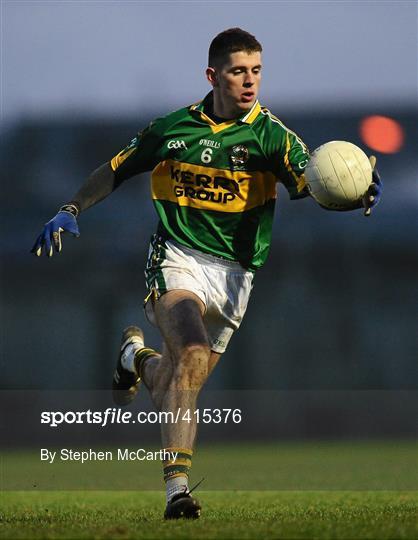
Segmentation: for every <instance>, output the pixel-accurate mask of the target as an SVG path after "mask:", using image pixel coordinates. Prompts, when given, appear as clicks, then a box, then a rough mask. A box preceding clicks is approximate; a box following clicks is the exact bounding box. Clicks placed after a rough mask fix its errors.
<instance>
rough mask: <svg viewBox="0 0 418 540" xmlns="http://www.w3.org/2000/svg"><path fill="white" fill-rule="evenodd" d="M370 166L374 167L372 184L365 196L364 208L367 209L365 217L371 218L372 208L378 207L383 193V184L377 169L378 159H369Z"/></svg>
mask: <svg viewBox="0 0 418 540" xmlns="http://www.w3.org/2000/svg"><path fill="white" fill-rule="evenodd" d="M369 161H370V165H371V166H372V171H373V172H372V174H373V176H372V183H371V184H370V186H369V187H368V189H367V191H366V193H365V194H364V196H363V206H364V208H365V210H364V215H365V216H370V214H371V213H372V208H373V207H375V206H376V205H377V203H378V202H379V200H380V197H381V195H382V191H383V183H382V180H381V179H380V175H379V171H378V170H377V169H376V157H375V156H370V157H369Z"/></svg>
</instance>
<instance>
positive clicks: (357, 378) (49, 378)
mask: <svg viewBox="0 0 418 540" xmlns="http://www.w3.org/2000/svg"><path fill="white" fill-rule="evenodd" d="M1 10H2V11H1V33H2V53H1V55H2V56H1V132H0V133H1V169H2V178H3V189H2V212H1V220H2V228H3V234H2V236H1V251H2V325H1V326H2V336H1V338H2V377H1V384H2V388H3V392H2V409H3V410H7V411H8V414H9V416H8V419H9V420H10V426H12V425H13V423H15V428H12V427H10V428H9V434H11V435H10V436H11V437H12V439H11V440H13V441H14V442H16V441H21V442H22V441H24V440H26V441H28V440H29V441H32V442H33V441H35V439H36V437H37V436H38V432H39V430H40V426H39V424H38V421H37V419H36V418H33V422H29V420H27V418H28V414H29V412H30V411H33V410H37V407H38V408H42V407H44V406H46V405H45V403H49V405H48V406H51V403H55V406H56V407H57V406H58V405H57V403H58V401H59V398H58V397H57V396H61V398H60V399H64V398H63V397H62V396H64V395H65V396H66V397H65V399H66V400H67V401H66V407H67V408H68V407H70V408H72V409H76V408H77V404H80V403H82V402H83V399H84V398H85V396H89V399H91V400H93V405H95V407H96V408H97V407H98V406H108V405H107V400H108V393H107V392H101V390H106V389H107V388H108V387H109V385H110V383H111V378H112V373H113V369H114V364H115V361H116V358H117V354H118V346H119V340H120V333H121V330H122V329H123V328H124V327H125V326H127V325H129V324H139V325H140V326H142V327H144V329H145V332H146V336H147V344H149V345H151V346H155V347H159V345H160V341H159V336H158V333H157V332H156V331H155V329H152V328H151V327H150V326H149V325H148V324H147V323H146V322H145V319H144V316H143V313H142V299H143V297H144V296H145V293H146V291H145V285H144V278H143V269H144V265H145V261H146V256H147V249H148V241H149V237H150V235H151V234H152V233H153V232H154V231H155V228H156V223H157V220H156V214H155V212H154V210H153V207H152V203H151V199H150V194H149V176H148V175H141V176H138V177H135V178H133V179H131V180H130V181H128V182H126V183H125V184H124V185H122V187H121V188H120V189H118V191H116V192H115V193H114V194H112V196H111V197H109V198H108V199H107V200H105V201H104V202H102V203H101V204H99V205H97V206H96V207H93V208H91V209H89V210H88V211H87V212H86V213H84V214H83V215H82V216H81V217H80V219H79V225H80V231H81V237H80V238H79V239H78V240H76V239H74V238H71V237H64V239H63V244H64V248H63V252H62V253H61V254H60V255H59V256H54V257H53V258H52V259H47V258H46V257H43V258H42V259H37V258H35V257H34V256H33V255H31V254H30V253H29V251H30V248H31V247H32V245H33V243H34V241H35V239H36V237H37V235H38V234H39V233H40V232H41V229H42V226H43V224H44V223H45V222H46V221H48V220H49V219H51V218H52V217H53V216H54V215H55V213H56V211H57V209H58V208H59V207H60V206H61V205H62V204H63V203H65V202H66V201H68V200H69V199H71V197H72V196H73V194H74V193H75V192H76V191H77V189H78V187H79V186H80V185H81V183H82V182H83V181H84V180H85V178H86V177H87V176H88V174H89V173H90V172H91V171H92V170H93V169H95V168H96V167H97V166H99V165H100V164H102V163H104V162H105V161H108V160H109V159H111V157H113V155H115V154H116V153H117V152H118V151H119V150H120V149H122V148H123V147H124V146H125V145H126V143H127V142H129V141H130V140H131V138H132V137H133V136H134V135H135V134H136V132H137V131H138V130H140V129H142V128H143V127H144V126H145V125H146V124H147V123H148V122H149V121H150V120H151V119H153V118H155V117H156V116H159V115H164V114H166V113H168V112H170V111H172V110H175V109H176V108H179V107H182V106H185V105H187V104H191V103H193V102H195V101H197V100H199V99H201V98H202V97H203V96H204V95H205V94H206V93H207V91H208V90H209V87H208V84H207V82H206V80H205V77H204V70H205V67H206V62H207V50H208V46H209V43H210V41H211V39H212V38H213V37H214V36H215V35H216V34H217V33H219V32H220V31H222V30H224V29H226V28H229V27H232V26H240V27H242V28H244V29H246V30H248V31H250V32H252V33H253V34H255V36H256V37H257V38H258V39H259V40H260V41H261V43H262V44H263V48H264V53H263V55H264V56H263V59H264V71H263V83H262V90H261V94H260V101H261V103H262V104H263V105H265V106H267V107H269V108H270V109H271V110H272V112H273V113H274V114H276V115H277V116H278V117H279V118H280V119H281V120H282V121H283V122H284V123H285V124H286V125H288V126H289V127H290V128H291V129H292V130H294V131H296V132H297V133H298V134H299V135H300V136H301V137H302V138H303V139H304V140H305V142H306V143H307V145H308V146H309V148H310V149H314V148H316V147H317V146H319V145H320V144H322V143H324V142H326V141H329V140H348V141H351V142H353V143H355V144H357V145H359V146H361V147H362V148H363V149H364V150H365V151H366V152H367V153H368V154H372V153H373V154H375V155H376V156H377V164H378V168H379V170H380V172H381V176H382V178H383V181H384V188H385V189H384V195H383V198H382V201H381V203H380V205H379V207H378V208H377V209H376V210H374V211H373V213H372V216H371V217H370V218H365V217H363V215H362V213H361V212H359V211H357V212H348V213H337V212H335V213H334V212H325V211H323V210H321V209H320V208H319V207H318V206H317V205H316V204H315V203H314V201H313V200H306V199H305V200H301V201H293V202H290V201H289V200H288V197H287V193H286V191H285V190H284V189H283V188H282V187H279V200H278V204H277V210H276V216H275V223H274V240H273V244H272V249H271V254H270V257H269V260H268V262H267V264H266V266H265V268H263V269H262V270H261V271H260V272H259V274H258V275H257V276H256V280H255V288H254V292H253V296H252V299H251V301H250V305H249V308H248V312H247V316H246V318H245V320H244V323H243V324H242V326H241V329H240V330H239V331H238V332H237V334H236V335H235V336H234V338H233V339H232V342H231V345H230V347H229V349H228V351H227V353H226V354H225V355H224V357H223V358H222V361H221V363H220V365H219V366H218V367H217V369H216V371H215V372H214V374H213V375H212V378H211V380H210V381H209V383H208V388H207V391H208V392H209V393H208V395H213V396H218V397H217V398H216V399H215V398H214V399H215V401H213V402H212V405H211V406H216V403H220V402H222V403H226V402H227V400H228V396H232V395H233V396H235V397H234V398H233V401H234V403H236V404H238V405H237V406H241V407H243V408H244V409H245V407H247V410H248V415H247V420H248V422H247V425H246V428H245V429H246V431H245V432H244V433H242V432H240V434H239V436H242V437H244V436H247V437H253V436H257V437H261V438H262V437H273V438H275V437H276V438H277V437H279V438H280V437H290V438H295V437H301V438H303V437H318V436H319V437H344V436H346V437H355V436H361V437H368V436H373V437H385V436H394V437H397V436H399V437H401V436H402V437H409V438H410V437H414V436H416V413H417V399H416V397H417V392H416V390H417V383H418V373H417V348H416V328H417V325H416V323H417V318H416V305H417V303H416V301H417V297H416V292H417V288H416V253H417V252H416V210H417V197H416V182H417V169H418V143H417V141H418V133H417V131H418V108H417V66H418V61H417V16H416V15H417V13H416V11H417V6H416V4H415V3H414V2H409V1H396V2H395V1H394V2H391V1H388V2H367V1H365V2H357V1H352V2H339V1H335V2H314V1H312V2H257V3H254V2H158V1H156V2H152V3H150V2H124V1H119V2H102V1H95V2H88V1H84V2H83V1H82V2H54V1H52V2H50V1H48V2H42V1H37V2H24V1H20V2H15V1H13V2H12V1H3V2H2V4H1ZM57 390H65V391H67V392H61V393H59V392H54V391H57ZM71 391H74V392H71ZM220 391H225V392H224V393H223V394H222V396H223V397H222V399H221V398H220V397H219V395H220V394H219V392H220ZM210 392H212V394H210ZM17 395H19V396H21V399H16V396H17ZM80 395H83V396H84V398H80V397H77V396H80ZM22 396H25V397H22ZM51 396H53V398H52V397H51ZM57 399H58V401H57ZM80 399H81V401H80ZM141 399H145V400H146V399H147V398H141ZM202 399H205V398H202ZM216 400H218V401H216ZM225 400H226V401H225ZM89 403H90V402H89ZM144 403H145V402H144ZM105 404H106V405H105ZM267 410H268V411H269V415H270V416H268V415H266V414H265V413H266V411H267ZM257 411H258V413H259V414H261V416H260V415H257V414H258V413H257ZM260 411H261V412H260ZM263 411H264V412H263ZM272 411H273V412H272ZM267 417H269V418H270V420H269V421H273V420H274V423H273V424H270V425H271V426H273V427H272V428H271V429H269V430H267V429H265V426H267V425H268V422H269V421H267V420H266V418H267ZM25 418H26V423H27V426H26V428H27V429H25V430H22V429H21V423H20V424H18V423H17V422H22V421H23V419H25ZM201 431H202V437H203V438H204V437H205V432H204V430H201ZM78 433H79V437H84V436H85V433H86V432H85V430H84V432H83V431H79V432H78ZM71 436H72V437H75V436H76V433H75V432H74V433H72V435H71ZM212 436H213V437H214V438H216V437H220V436H223V432H222V433H221V432H220V431H219V430H218V431H216V430H215V431H213V435H212ZM231 436H234V435H233V434H232V435H231ZM237 436H238V435H237Z"/></svg>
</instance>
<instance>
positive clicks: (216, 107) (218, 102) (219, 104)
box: [212, 92, 242, 122]
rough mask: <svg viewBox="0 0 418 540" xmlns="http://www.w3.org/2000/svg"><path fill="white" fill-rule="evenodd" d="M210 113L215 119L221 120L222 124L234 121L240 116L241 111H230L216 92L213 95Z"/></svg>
mask: <svg viewBox="0 0 418 540" xmlns="http://www.w3.org/2000/svg"><path fill="white" fill-rule="evenodd" d="M212 112H213V115H214V116H215V117H216V118H218V119H222V120H223V121H224V122H227V121H228V120H235V119H236V118H239V117H240V116H241V114H242V111H240V110H236V109H235V110H231V107H230V106H228V105H227V104H226V103H225V101H224V100H222V98H221V96H219V95H218V94H217V93H216V92H214V93H213V111H212Z"/></svg>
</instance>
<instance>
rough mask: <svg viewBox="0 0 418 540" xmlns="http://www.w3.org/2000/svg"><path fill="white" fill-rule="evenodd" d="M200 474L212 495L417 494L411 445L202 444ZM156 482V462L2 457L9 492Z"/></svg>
mask: <svg viewBox="0 0 418 540" xmlns="http://www.w3.org/2000/svg"><path fill="white" fill-rule="evenodd" d="M68 446H70V445H68ZM130 449H132V450H133V448H130ZM147 449H149V448H147ZM77 450H80V448H77ZM100 450H104V448H100ZM114 454H116V452H115V451H114ZM243 471H245V474H243ZM202 476H204V477H205V482H204V484H203V485H202V489H205V490H209V491H216V490H223V489H230V490H240V491H246V490H259V491H266V490H278V491H280V490H294V491H307V490H309V491H322V490H353V491H363V490H367V491H378V490H382V491H418V445H417V444H416V443H415V442H414V441H373V442H372V441H368V442H360V441H357V442H355V441H348V442H347V441H345V442H339V441H337V442H331V441H318V442H304V443H302V442H297V443H295V442H279V443H273V442H269V443H264V444H260V443H246V444H244V443H240V444H228V445H225V444H224V445H220V444H216V445H211V446H208V445H199V446H198V447H197V450H196V452H195V455H194V456H193V469H192V478H191V482H192V483H193V482H197V481H198V480H200V479H201V478H202ZM161 484H162V480H161V463H160V462H159V461H148V462H138V461H117V460H116V459H115V460H113V461H91V462H86V463H84V464H81V463H80V462H68V461H67V462H60V461H59V460H58V459H57V460H56V461H55V462H54V463H53V464H48V463H45V462H41V460H40V449H39V448H35V449H33V450H30V451H28V450H26V451H7V452H2V486H3V489H6V490H10V491H22V490H24V491H26V490H32V489H34V490H44V491H48V490H57V489H59V490H63V491H65V490H112V491H117V490H133V491H136V490H141V491H145V490H151V491H158V490H159V489H161Z"/></svg>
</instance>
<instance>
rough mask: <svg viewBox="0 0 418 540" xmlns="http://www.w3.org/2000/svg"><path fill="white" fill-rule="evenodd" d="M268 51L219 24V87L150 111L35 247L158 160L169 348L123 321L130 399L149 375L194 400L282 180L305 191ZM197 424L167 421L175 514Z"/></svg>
mask: <svg viewBox="0 0 418 540" xmlns="http://www.w3.org/2000/svg"><path fill="white" fill-rule="evenodd" d="M261 52H262V47H261V45H260V43H259V42H258V41H257V40H256V38H255V37H254V36H253V35H251V34H249V33H248V32H245V31H244V30H241V29H240V28H231V29H229V30H226V31H224V32H222V33H220V34H219V35H218V36H216V37H215V38H214V40H213V41H212V43H211V45H210V48H209V62H208V68H207V69H206V77H207V79H208V81H209V83H210V85H211V86H212V90H211V92H210V93H209V94H208V95H207V96H206V97H205V98H204V99H203V100H202V101H199V102H198V103H195V104H193V105H191V106H188V107H185V108H182V109H180V110H178V111H175V112H173V113H170V114H168V115H167V116H165V117H164V118H158V119H157V120H155V121H153V122H151V124H150V125H149V126H148V127H147V128H146V129H144V130H143V131H142V132H140V133H139V134H138V135H137V136H136V137H135V138H134V139H133V140H132V141H131V142H130V143H129V145H128V146H127V147H126V148H124V149H123V150H122V151H121V152H119V153H118V154H117V155H116V156H115V157H113V159H111V160H110V161H109V162H107V163H105V164H104V165H102V166H100V167H99V168H98V169H96V170H95V171H94V172H93V173H92V174H91V175H90V177H89V178H88V179H87V181H86V182H85V184H84V185H83V186H82V187H81V189H80V190H79V191H78V193H77V194H76V195H75V196H74V197H73V198H72V199H71V201H70V202H68V203H67V204H65V205H64V206H62V207H61V209H60V211H59V212H58V214H57V215H56V216H55V217H54V218H53V219H52V220H51V221H49V222H48V223H47V224H46V225H45V227H44V230H43V232H42V233H41V235H40V236H39V237H38V239H37V241H36V243H35V245H34V247H33V249H32V251H33V252H34V253H35V254H36V255H38V256H39V255H41V253H42V251H44V252H45V253H46V254H47V255H48V256H52V253H53V248H55V250H56V251H58V252H59V251H61V233H62V232H70V233H72V234H73V235H75V236H79V230H78V225H77V218H78V216H79V214H80V212H82V211H84V210H86V209H87V208H89V207H90V206H92V205H94V204H96V203H97V202H99V201H101V200H102V199H104V198H105V197H106V196H108V195H109V194H110V193H112V192H113V191H114V190H115V189H116V188H117V187H118V186H119V185H120V184H121V183H122V182H124V181H125V180H127V179H128V178H131V177H132V176H135V175H137V174H138V173H142V172H144V171H152V174H151V195H152V199H153V203H154V206H155V209H156V211H157V214H158V218H159V222H158V228H157V232H156V234H155V235H154V236H153V237H152V240H151V246H150V251H149V257H148V262H147V266H146V270H145V276H146V283H147V287H148V295H147V297H146V299H145V312H146V315H147V317H148V319H149V320H150V322H152V323H153V324H155V325H156V326H157V327H158V328H159V330H160V332H161V335H162V338H163V348H162V352H161V353H158V352H156V351H155V350H153V349H151V348H149V347H146V346H145V344H144V336H143V333H142V331H141V330H140V329H139V328H137V327H135V326H130V327H128V328H127V329H126V330H124V332H123V334H122V343H121V349H120V354H119V358H118V361H117V366H116V370H115V373H114V379H113V396H114V400H115V402H116V403H117V404H118V405H121V406H122V405H127V404H128V403H130V402H131V401H132V400H133V399H134V397H135V395H136V393H137V390H138V387H139V384H140V381H142V382H143V383H144V385H145V386H146V388H147V389H148V390H149V392H150V394H151V397H152V400H153V403H154V404H155V407H156V408H157V409H158V410H159V411H177V410H178V409H180V410H182V411H186V410H190V411H194V410H195V408H196V399H197V396H198V394H199V391H200V389H201V388H202V386H203V385H204V383H205V381H206V380H207V378H208V376H209V375H210V373H211V371H212V370H213V368H214V367H215V365H216V364H217V363H218V361H219V358H220V357H221V355H222V353H223V352H224V351H225V350H226V348H227V346H228V342H229V340H230V339H231V337H232V334H233V333H234V331H235V330H236V329H237V328H238V327H239V325H240V323H241V321H242V318H243V316H244V313H245V310H246V308H247V303H248V299H249V296H250V292H251V289H252V286H253V280H254V276H255V274H256V272H257V270H258V269H259V268H260V267H261V266H262V265H263V264H264V262H265V260H266V258H267V255H268V252H269V248H270V242H271V231H272V222H273V213H274V207H275V203H276V183H277V182H282V183H283V184H284V186H285V187H286V188H287V191H288V192H289V195H290V198H291V199H299V198H302V197H306V196H307V195H309V193H308V191H307V189H306V182H305V178H304V169H305V166H306V164H307V162H308V160H309V152H308V149H307V147H306V146H305V144H304V143H303V142H302V140H301V139H300V138H299V137H298V136H297V135H296V134H295V133H294V132H293V131H291V130H289V129H288V128H287V127H286V126H285V125H284V124H283V123H282V122H281V121H280V120H279V119H278V118H276V117H275V116H273V115H272V114H271V112H270V111H269V110H268V109H266V108H265V107H262V106H261V105H260V103H259V102H258V92H259V87H260V81H261V72H262V60H261ZM371 161H372V165H374V164H375V159H374V158H371ZM380 194H381V183H380V180H379V177H378V174H377V171H374V174H373V183H372V184H371V186H370V188H369V190H368V192H367V194H366V196H365V197H364V198H362V199H361V200H359V201H358V206H357V207H358V208H361V207H363V208H364V209H365V214H366V215H369V214H370V211H371V208H372V207H373V206H374V205H375V204H376V203H377V202H378V199H379V197H380ZM192 419H195V416H193V415H192ZM195 434H196V423H195V422H193V421H192V422H190V423H189V422H179V423H173V424H169V423H167V424H162V426H161V436H162V448H164V449H165V450H167V451H169V452H171V453H177V459H176V460H168V461H165V462H163V471H164V480H165V483H166V492H167V506H166V509H165V514H164V517H165V518H167V519H173V518H174V519H176V518H181V517H184V518H197V517H199V515H200V509H201V508H200V504H199V503H198V501H197V500H196V499H195V498H194V497H192V496H191V491H190V489H189V486H188V475H189V471H190V467H191V461H192V453H193V446H194V439H195ZM171 455H173V454H171Z"/></svg>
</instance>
